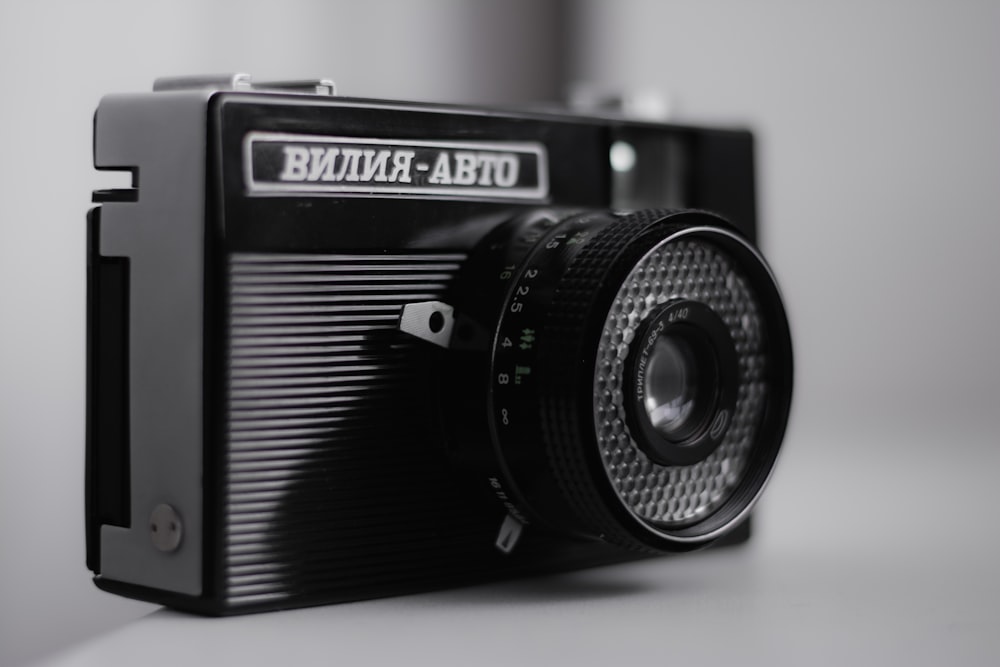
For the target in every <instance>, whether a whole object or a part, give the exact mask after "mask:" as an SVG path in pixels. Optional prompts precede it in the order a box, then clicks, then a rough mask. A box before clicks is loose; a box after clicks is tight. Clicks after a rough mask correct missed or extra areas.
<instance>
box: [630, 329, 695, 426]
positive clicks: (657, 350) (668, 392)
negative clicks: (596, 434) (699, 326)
mask: <svg viewBox="0 0 1000 667" xmlns="http://www.w3.org/2000/svg"><path fill="white" fill-rule="evenodd" d="M703 370H706V369H703ZM701 374H702V373H699V369H698V364H697V362H696V359H695V355H694V351H693V350H692V349H691V346H690V345H689V344H688V343H687V341H685V340H684V339H683V338H680V337H677V336H663V335H661V336H658V337H657V339H656V343H655V344H654V348H653V351H652V354H650V355H649V365H648V367H647V368H646V378H645V382H644V385H645V386H644V388H645V391H646V399H645V400H644V401H643V405H644V406H645V408H646V415H647V416H648V417H649V421H650V422H651V423H652V424H653V428H655V429H656V430H657V431H659V432H660V433H662V434H663V437H665V438H671V439H676V438H677V436H678V434H679V433H681V432H682V431H684V430H686V428H685V427H686V426H688V424H689V422H690V421H691V415H692V414H693V413H694V411H695V401H696V397H697V396H698V385H699V381H698V377H699V375H701Z"/></svg>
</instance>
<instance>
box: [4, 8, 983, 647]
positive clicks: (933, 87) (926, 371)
mask: <svg viewBox="0 0 1000 667" xmlns="http://www.w3.org/2000/svg"><path fill="white" fill-rule="evenodd" d="M998 69H1000V3H994V2H973V1H971V0H969V1H964V2H943V1H942V2H928V1H924V0H921V1H917V2H902V1H898V2H889V1H886V2H851V1H842V2H837V3H823V4H821V3H812V2H791V1H788V2H778V1H763V2H755V3H747V2H737V1H732V2H722V1H720V2H694V1H692V2H673V1H672V2H652V1H649V2H641V1H639V0H631V1H625V2H622V1H618V2H606V3H601V2H549V3H545V2H531V1H530V0H521V1H517V2H510V1H508V2H476V1H473V0H470V1H468V2H459V1H457V0H455V1H444V0H442V1H439V2H405V1H403V0H399V1H395V2H387V1H382V2H376V1H373V2H368V3H365V4H361V3H351V2H346V1H343V2H319V1H316V2H307V1H304V0H303V1H298V2H281V3H278V2H273V1H272V2H260V1H254V2H236V1H235V0H233V1H227V2H206V3H201V2H195V1H194V0H183V1H178V2H171V3H169V4H167V3H163V4H159V3H158V4H151V5H145V4H143V3H135V2H120V3H111V2H93V3H72V2H61V3H60V2H56V3H46V2H35V3H28V2H23V3H18V2H7V3H4V4H2V5H0V74H2V76H0V83H2V85H3V90H2V92H0V95H2V99H3V103H2V104H0V150H2V151H3V156H2V158H0V201H2V202H3V214H2V217H0V221H2V222H0V224H2V225H3V236H2V243H0V325H2V326H0V664H4V665H6V664H19V663H22V662H24V661H28V660H32V659H39V658H40V659H46V657H47V656H48V657H49V658H52V659H53V660H56V661H58V660H66V659H67V658H66V656H73V655H75V654H74V653H60V651H66V650H69V651H77V650H84V653H82V654H81V655H83V658H81V663H87V664H100V663H101V662H103V663H105V664H106V663H108V662H115V661H116V659H117V660H118V661H119V662H121V663H123V664H125V663H130V662H135V661H136V656H134V655H131V654H129V653H128V652H127V651H124V652H123V650H122V649H121V646H122V645H125V646H141V645H142V644H143V643H147V645H148V643H155V642H156V640H157V638H158V637H162V636H163V634H162V633H163V632H180V633H184V632H189V633H190V634H189V635H184V634H180V635H175V641H176V642H178V644H179V645H186V642H188V641H190V642H191V646H196V647H199V646H201V647H204V650H202V651H200V652H199V651H198V650H194V649H189V650H188V652H187V653H183V652H182V656H183V657H184V658H185V659H186V660H187V661H195V662H207V661H210V660H217V659H218V658H219V656H220V655H223V654H228V653H227V652H230V651H236V652H235V654H234V657H239V658H241V659H244V660H246V661H249V662H254V659H253V658H254V657H256V661H258V662H261V663H264V662H266V661H267V660H268V659H271V658H277V657H278V656H281V655H282V654H283V648H282V644H281V641H282V640H281V639H280V635H279V634H278V632H277V631H278V630H279V629H280V631H281V632H288V633H291V634H290V635H286V639H285V641H286V642H288V641H290V639H289V637H291V639H294V641H295V642H296V643H297V644H298V645H300V646H305V647H306V649H307V648H308V646H309V642H310V641H316V639H317V637H321V636H323V635H324V632H323V630H321V629H320V628H328V629H329V632H330V633H332V634H331V635H330V636H329V637H327V640H329V641H336V642H337V644H338V645H339V646H340V647H341V649H343V650H357V651H362V650H364V646H365V644H364V642H369V645H371V646H374V647H375V648H376V649H377V651H376V652H379V655H382V656H383V657H386V658H389V657H391V656H390V655H389V654H388V653H386V651H389V652H391V651H392V650H393V647H395V648H396V649H398V650H399V652H400V653H398V654H396V657H399V658H402V657H404V656H405V657H407V658H408V659H409V660H410V661H411V662H414V661H416V662H422V660H421V658H422V657H423V658H428V659H429V658H430V654H429V653H423V652H421V651H420V650H419V648H420V639H419V637H417V638H415V637H414V636H413V632H414V631H413V628H410V630H409V631H408V634H407V635H406V636H407V637H408V638H409V639H410V640H411V643H410V644H407V643H406V642H401V643H399V644H398V645H397V644H393V643H391V642H390V643H388V644H385V645H378V642H377V641H376V640H375V639H374V637H369V635H370V634H371V633H372V632H374V631H373V630H371V629H370V626H367V625H364V623H366V622H370V623H373V624H377V625H378V627H380V628H382V629H384V630H386V631H388V633H389V634H390V635H391V633H392V632H393V630H394V629H402V628H403V627H405V626H406V625H407V624H409V623H411V622H412V619H414V618H417V617H418V615H419V617H420V618H423V619H425V620H423V621H421V622H420V623H419V624H418V625H417V626H416V627H417V628H418V629H419V630H420V631H421V632H422V633H423V635H422V636H424V638H425V641H429V640H428V639H426V638H427V637H433V634H434V629H435V628H441V627H448V626H449V624H460V625H461V628H462V630H463V631H462V632H455V633H452V634H451V635H450V636H451V640H452V641H453V642H457V643H456V644H454V645H453V647H452V648H451V649H450V650H449V652H446V653H444V654H442V655H440V656H438V658H440V661H443V662H446V663H447V662H466V663H468V662H470V661H472V660H474V658H473V657H470V656H471V655H475V654H473V653H471V651H472V650H474V649H477V648H479V647H481V646H483V645H486V644H488V643H489V641H490V637H491V633H492V632H493V631H496V632H497V633H498V634H500V635H502V634H503V633H504V631H506V632H508V633H518V632H523V631H524V630H525V628H526V627H527V626H526V625H525V624H530V626H531V627H533V628H535V629H536V630H538V629H541V630H551V632H550V633H548V634H545V633H544V632H541V631H539V632H540V635H539V637H542V636H543V635H544V637H547V639H546V638H539V639H538V640H537V641H533V642H531V643H529V645H528V648H526V649H524V648H523V647H522V650H521V651H520V652H519V659H520V660H521V661H523V662H544V661H546V660H548V659H551V657H552V656H553V655H556V654H561V653H560V652H561V651H569V652H571V653H572V652H574V650H575V651H577V652H579V653H580V656H578V657H580V658H581V659H584V658H588V657H589V658H590V660H592V661H597V660H599V659H600V658H601V656H603V655H604V654H603V653H602V652H601V651H600V650H597V649H596V644H595V642H597V641H598V640H597V637H599V636H602V637H606V638H607V639H608V641H609V642H611V643H614V642H628V641H637V642H639V643H640V644H642V642H643V641H644V640H643V638H645V641H646V642H647V644H648V642H649V641H650V640H649V638H650V637H651V636H655V632H656V631H661V630H663V625H662V624H661V621H662V620H663V619H667V621H666V623H667V624H668V625H669V624H673V625H674V626H675V629H677V628H683V629H684V631H685V633H686V634H685V635H683V637H686V638H687V639H688V640H690V639H691V638H692V637H694V636H698V633H699V632H700V633H702V634H703V635H704V636H716V637H718V636H720V635H722V636H731V637H733V638H734V639H733V641H734V642H735V643H734V644H732V645H728V644H727V645H726V646H727V648H726V649H725V650H724V651H722V652H716V653H709V654H708V657H714V659H717V660H725V661H731V660H732V659H735V657H736V656H739V655H741V653H740V651H741V650H742V648H741V647H743V646H749V647H752V648H753V649H754V651H755V652H753V651H752V652H751V653H750V656H751V658H752V657H758V658H760V659H761V661H763V660H764V658H767V659H769V660H770V661H772V662H783V661H787V662H798V663H800V664H801V662H803V661H805V660H807V659H808V657H809V656H811V657H812V658H814V660H813V661H815V658H817V656H820V657H826V658H827V661H828V662H831V663H836V662H837V660H839V659H846V658H847V657H848V656H851V653H850V651H849V649H850V647H852V646H854V647H858V651H859V652H858V653H857V654H856V655H854V656H853V657H854V658H857V657H859V656H861V657H867V658H868V659H869V660H868V661H869V662H885V661H887V660H892V661H895V658H899V657H900V656H903V655H906V651H907V650H909V651H910V653H911V654H910V655H909V656H908V657H907V659H908V661H909V662H911V663H927V664H933V663H935V662H937V663H940V662H943V661H945V660H953V661H956V662H960V663H964V664H990V663H995V662H996V661H997V659H998V656H1000V640H998V639H997V638H996V637H995V636H994V634H995V628H996V626H997V622H998V621H1000V606H998V603H997V600H998V598H1000V585H998V576H997V573H996V571H995V566H994V564H993V563H994V561H996V560H1000V558H997V556H998V555H1000V553H998V552H1000V549H998V546H1000V544H998V543H1000V537H998V528H997V521H996V510H995V509H994V508H995V507H997V505H998V503H1000V492H998V491H997V485H996V483H995V482H994V480H995V472H994V471H996V470H997V469H998V466H1000V456H998V453H997V440H998V438H997V437H996V435H995V428H996V414H997V407H998V406H997V404H998V402H1000V380H998V376H1000V355H997V353H996V351H995V339H996V337H997V331H998V325H1000V303H998V296H997V293H996V289H995V284H996V283H997V281H998V279H1000V263H998V262H997V257H998V250H997V248H998V247H1000V226H998V211H1000V122H998V120H1000V72H998ZM214 71H250V72H253V73H254V74H255V76H257V77H258V78H275V77H282V76H285V77H296V78H298V77H302V76H310V75H312V76H331V77H333V78H335V79H336V80H337V82H338V85H339V87H340V89H341V91H342V92H344V93H346V94H350V95H371V96H382V97H393V98H401V99H427V100H432V99H433V100H448V101H467V102H502V103H505V104H508V103H512V102H526V101H535V100H539V99H553V98H556V97H558V96H560V95H561V94H562V91H563V90H564V89H565V87H566V86H567V84H568V83H570V82H576V81H585V82H591V83H594V84H597V85H598V86H602V87H606V88H609V89H614V90H637V89H655V90H660V91H664V92H666V93H669V94H670V95H671V98H670V99H671V100H672V102H673V108H674V110H675V114H676V116H675V117H676V118H678V119H680V120H685V121H692V122H712V123H722V124H742V125H749V126H751V127H753V128H754V129H755V130H756V132H757V135H758V143H759V155H758V166H759V176H760V197H761V199H760V202H761V219H762V221H763V249H764V251H765V254H766V255H767V256H768V258H769V259H770V261H771V263H772V265H773V267H774V269H775V271H776V273H777V275H778V278H779V280H780V282H781V283H782V286H783V289H784V292H785V296H786V299H787V302H788V308H789V312H790V316H791V319H792V327H793V334H794V338H795V344H796V356H797V369H796V381H797V394H796V399H795V406H794V409H795V412H794V416H793V421H792V424H791V429H790V433H789V437H788V440H787V448H786V452H785V454H784V456H783V460H782V462H781V466H780V468H779V471H778V474H777V477H776V480H775V483H774V485H773V487H772V488H771V489H770V490H769V494H768V495H767V497H766V499H765V502H764V503H763V506H762V508H761V519H762V520H761V522H760V525H761V530H760V531H759V534H758V535H757V539H756V540H755V543H754V545H753V546H752V547H751V548H750V549H748V550H742V551H736V552H730V553H726V554H722V555H717V556H703V557H700V560H699V559H698V558H691V559H684V560H680V561H677V562H675V563H666V564H642V565H640V566H632V567H631V568H624V569H619V570H613V571H612V572H611V574H608V573H604V574H596V575H582V576H583V577H584V579H574V578H568V579H567V578H563V579H557V580H555V581H549V582H541V583H539V584H538V586H533V585H530V584H529V585H520V586H514V587H508V588H504V587H499V588H498V587H488V588H486V589H481V590H478V592H475V591H474V592H472V593H468V592H466V593H461V592H459V593H446V594H438V595H436V596H417V597H415V598H405V599H402V600H396V601H393V600H390V601H381V602H377V603H365V604H363V605H349V606H341V607H334V608H328V609H327V610H325V611H324V610H319V611H313V612H304V613H303V612H295V613H294V614H288V615H281V614H272V615H265V616H260V617H253V619H252V620H243V621H238V623H243V624H244V625H233V624H232V623H228V624H227V625H222V624H221V623H219V624H216V625H212V626H206V625H204V624H201V625H199V624H198V623H197V621H196V620H194V619H187V618H184V617H176V616H173V615H170V614H164V613H157V614H153V616H150V617H145V616H146V615H147V614H148V613H149V612H150V611H152V610H154V609H155V607H153V606H152V605H146V604H142V603H135V602H129V601H126V600H120V599H117V598H115V597H112V596H109V595H106V594H104V593H101V592H99V591H97V590H96V589H95V588H94V587H93V586H92V584H91V583H90V581H89V576H88V572H87V571H86V569H85V567H84V564H83V561H84V550H83V507H82V493H83V483H82V471H83V419H84V418H83V410H84V391H83V390H84V384H83V377H84V356H83V346H84V293H85V286H84V266H85V263H84V252H83V249H84V227H85V226H84V213H85V211H86V209H87V206H88V202H89V192H90V190H92V189H94V188H96V187H108V186H109V185H114V184H118V183H119V181H115V180H114V178H113V177H112V176H110V175H105V174H102V175H98V174H96V173H95V172H93V171H92V170H91V168H90V140H91V138H90V121H91V114H92V112H93V109H94V107H95V106H96V104H97V101H98V99H99V98H100V96H101V95H102V94H103V93H106V92H124V91H135V90H146V89H148V88H149V86H150V84H151V82H152V79H153V78H155V77H156V76H160V75H164V74H171V73H191V72H214ZM667 566H670V567H667ZM588 576H592V577H593V576H596V577H598V579H597V580H594V579H586V577H588ZM602 577H603V578H602ZM529 591H530V592H529ZM692 591H700V593H693V592H692ZM470 599H471V600H472V602H470ZM470 604H472V606H473V607H474V608H475V609H476V610H478V611H479V612H480V613H477V614H469V613H467V612H468V610H469V606H470ZM679 605H680V606H679ZM683 605H687V606H686V607H685V606H683ZM418 612H419V614H418ZM661 613H662V614H663V616H662V617H661V618H660V619H658V618H657V615H658V614H661ZM671 613H676V614H685V615H684V616H683V618H682V617H680V616H671ZM505 614H506V615H505ZM141 617H145V618H142V620H140V621H138V622H133V623H132V624H131V625H127V626H126V627H125V630H119V631H117V632H116V633H112V634H110V635H108V634H107V632H108V630H110V629H112V628H117V627H119V626H121V625H122V624H124V623H126V622H128V621H132V620H133V619H140V618H141ZM553 618H561V619H563V620H562V621H558V620H552V619H553ZM286 619H288V620H286ZM426 619H431V620H426ZM566 619H569V620H571V621H572V625H566ZM671 619H672V620H671ZM432 621H433V622H432ZM748 622H749V623H750V630H752V632H751V634H752V636H753V638H754V640H753V641H752V642H750V640H749V637H748V635H747V633H748V632H750V630H748V629H747V623H748ZM208 623H213V622H208ZM505 623H506V624H507V625H504V624H505ZM546 623H549V624H552V625H550V626H546ZM560 623H562V624H560ZM643 624H647V625H648V626H649V627H648V628H647V629H648V630H649V632H646V631H645V630H644V629H643V628H644V627H645V626H644V625H643ZM208 627H211V628H215V629H214V630H206V628H208ZM165 628H166V629H165ZM178 628H181V629H178ZM293 628H300V630H298V631H297V634H296V631H294V630H293ZM301 628H304V630H302V629H301ZM337 628H339V630H337ZM311 630H314V632H312V631H311ZM227 633H228V634H227ZM366 633H367V634H366ZM713 633H714V635H713ZM248 636H249V637H258V638H260V637H263V639H261V640H258V642H257V643H256V644H255V643H254V642H250V643H249V644H247V645H245V646H244V648H243V649H242V653H241V652H240V651H239V650H236V649H234V648H233V646H234V644H219V643H218V642H226V641H229V640H234V641H235V639H236V638H237V637H240V638H246V637H248ZM95 637H96V638H97V639H96V640H95V639H91V640H90V643H87V644H85V645H84V648H83V649H78V648H74V647H78V646H79V643H80V642H81V641H84V640H86V639H87V638H95ZM199 637H200V639H199ZM211 637H214V639H211ZM220 638H221V639H220ZM261 641H264V642H270V644H261V643H260V642H261ZM463 641H464V642H465V643H463ZM199 642H201V643H199ZM205 642H208V643H207V644H206V643H205ZM212 642H216V643H215V644H213V643H212ZM413 642H415V645H414V644H413ZM477 642H478V643H477ZM546 642H548V643H546ZM748 642H749V643H748ZM267 646H270V650H268V649H267ZM450 646H451V645H450ZM463 646H466V647H467V648H468V650H469V651H470V653H469V654H468V655H466V654H465V653H463V650H462V647H463ZM684 646H686V647H687V648H686V649H684V650H683V651H679V652H678V653H677V655H678V657H686V656H694V655H695V653H692V652H691V651H690V644H689V643H688V644H684ZM88 647H89V648H88ZM345 647H346V648H345ZM456 647H457V648H456ZM907 647H909V648H908V649H907ZM306 649H302V650H306ZM88 651H89V652H88ZM676 651H677V649H676V647H675V652H676ZM137 655H138V656H139V657H146V658H148V657H149V655H144V656H143V654H137ZM157 655H160V657H166V658H170V654H169V653H168V654H165V656H164V654H157ZM294 655H303V654H302V653H301V651H300V652H298V653H294ZM491 655H492V654H491ZM52 656H56V657H55V658H53V657H52ZM59 656H62V657H61V658H60V657H59ZM480 657H481V654H480ZM703 657H705V656H703ZM68 661H69V662H73V660H72V659H69V660H68ZM271 661H272V662H273V660H271ZM440 661H439V662H440ZM583 661H586V660H583ZM751 662H753V660H751Z"/></svg>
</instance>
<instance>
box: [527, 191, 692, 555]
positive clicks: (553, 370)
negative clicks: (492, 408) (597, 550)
mask: <svg viewBox="0 0 1000 667" xmlns="http://www.w3.org/2000/svg"><path fill="white" fill-rule="evenodd" d="M681 217H685V214H673V215H672V214H671V212H670V211H663V210H659V211H657V210H651V211H640V212H637V213H634V214H628V215H621V216H618V219H617V220H616V221H614V222H612V223H611V224H609V225H608V226H607V227H605V228H604V229H603V230H602V231H601V232H600V233H599V234H598V235H597V236H596V237H595V238H594V239H593V240H591V241H590V242H589V243H587V244H586V246H585V247H583V248H582V249H581V250H580V252H579V253H578V254H577V256H576V257H575V258H574V260H573V262H572V263H571V264H570V266H569V267H568V269H567V270H566V272H565V274H564V275H563V277H562V279H561V280H560V282H559V286H558V288H557V290H556V293H555V298H554V299H553V302H552V305H551V309H550V311H549V317H548V323H547V326H546V328H545V330H544V335H543V336H542V339H543V340H544V341H545V342H546V350H545V354H543V355H542V358H543V359H544V360H545V363H546V372H545V373H544V374H543V377H544V378H546V383H545V386H543V387H542V391H541V397H542V399H541V405H540V410H541V428H542V434H543V439H544V442H545V450H546V455H547V458H548V461H549V466H550V469H551V471H552V473H553V476H554V477H555V479H556V481H557V483H558V485H559V487H560V490H561V491H562V493H563V494H564V496H565V497H566V499H567V501H568V502H569V504H570V505H571V506H572V507H573V508H574V509H575V510H576V512H577V513H578V514H579V515H580V517H581V519H582V520H583V521H585V522H587V523H589V524H590V525H591V526H592V530H593V531H594V532H595V533H597V534H598V535H600V536H602V537H603V538H604V539H605V540H607V541H609V542H612V543H615V544H619V545H621V546H625V547H629V548H631V549H635V550H640V551H648V552H653V551H660V550H662V549H663V545H662V544H660V543H659V541H658V540H657V541H655V542H656V543H655V544H650V543H647V542H646V541H644V540H642V539H639V538H637V536H636V534H635V533H633V532H631V531H629V530H627V529H626V528H625V527H624V526H623V524H627V523H631V522H632V519H631V517H630V516H629V515H628V513H627V512H625V511H624V509H619V508H620V507H621V506H620V504H619V503H618V501H617V500H616V499H615V498H614V491H613V490H612V489H611V488H610V485H609V484H608V483H607V480H606V476H605V473H604V470H603V465H602V463H601V462H600V460H599V456H598V455H597V442H596V438H595V434H594V426H593V412H592V407H593V404H592V393H593V390H592V386H593V374H594V368H593V356H594V355H593V351H592V350H589V349H587V348H588V347H589V346H590V345H591V343H592V341H593V340H595V338H594V337H595V336H600V335H601V331H600V328H601V327H602V326H603V321H604V316H605V314H606V313H607V305H608V303H607V302H608V300H609V299H611V298H612V297H613V294H614V291H615V290H616V289H617V286H618V283H619V278H620V276H616V275H615V273H616V271H615V268H616V267H624V268H625V270H626V271H627V270H628V269H629V268H631V266H632V265H633V264H634V262H635V260H637V259H638V258H639V257H640V256H641V255H642V254H643V253H644V252H645V251H646V250H647V249H648V248H647V247H646V246H647V245H648V244H644V243H641V242H640V243H636V241H637V239H639V238H640V237H642V236H643V235H644V234H646V233H649V232H652V231H654V230H655V231H656V232H657V233H656V234H655V237H656V238H662V237H663V236H665V235H666V234H668V233H669V232H668V231H667V230H666V229H665V228H666V227H672V226H674V225H676V224H678V223H680V220H679V219H677V220H675V219H674V218H681ZM632 255H634V257H633V256H632ZM611 508H614V509H611ZM637 532H638V533H639V534H640V535H643V536H645V534H644V533H643V532H642V531H637ZM675 548H676V547H675ZM681 548H684V547H681Z"/></svg>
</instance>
